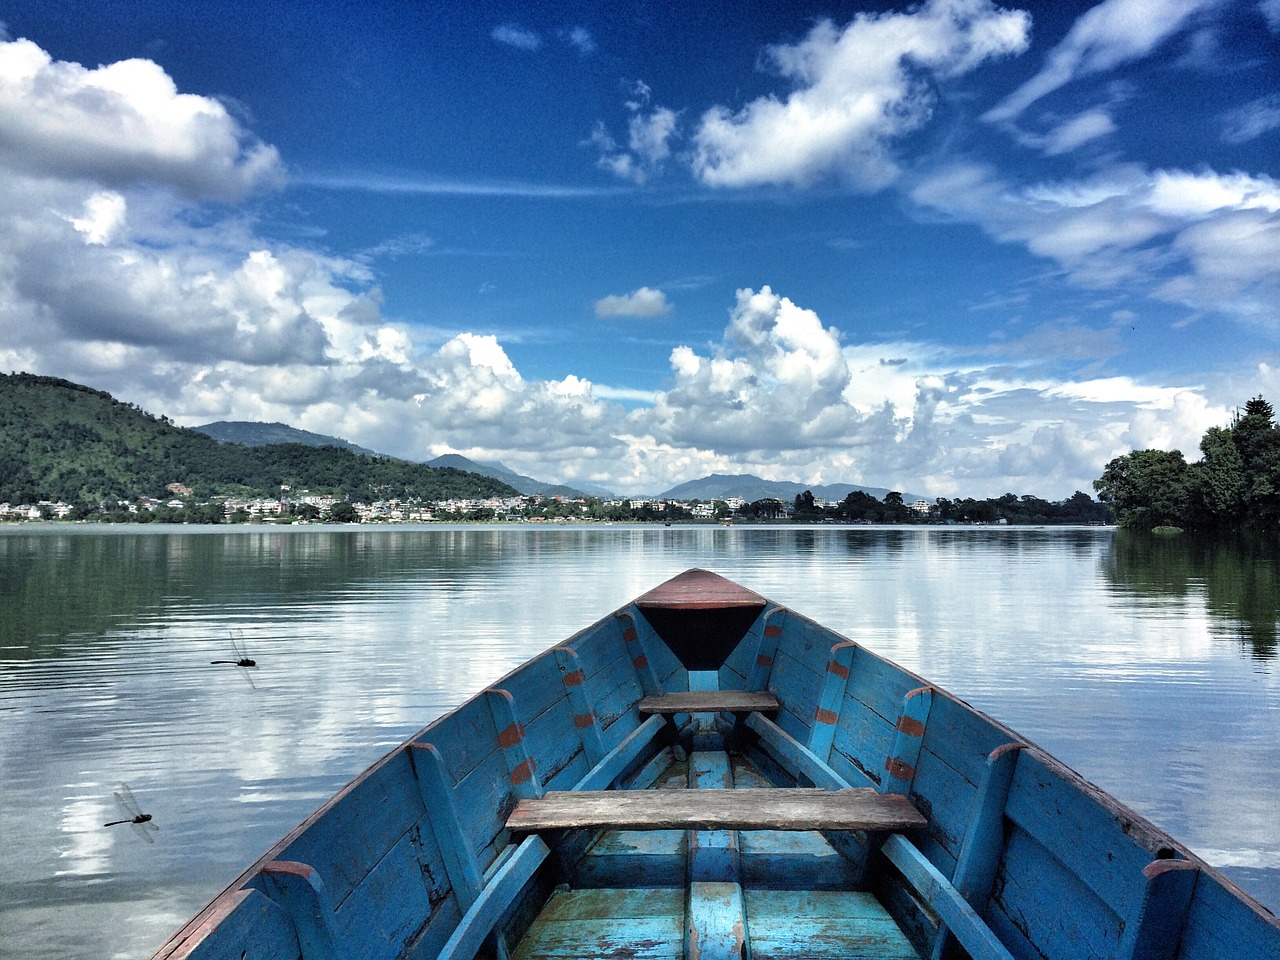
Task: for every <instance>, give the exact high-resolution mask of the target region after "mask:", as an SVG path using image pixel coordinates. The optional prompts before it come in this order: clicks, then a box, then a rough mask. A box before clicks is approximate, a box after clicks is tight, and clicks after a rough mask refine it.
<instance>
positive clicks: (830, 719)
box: [813, 707, 840, 725]
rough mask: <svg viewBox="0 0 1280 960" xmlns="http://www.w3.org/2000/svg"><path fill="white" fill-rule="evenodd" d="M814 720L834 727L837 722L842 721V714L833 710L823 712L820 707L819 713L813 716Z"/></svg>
mask: <svg viewBox="0 0 1280 960" xmlns="http://www.w3.org/2000/svg"><path fill="white" fill-rule="evenodd" d="M813 719H814V720H816V721H817V722H818V723H825V724H829V725H834V724H835V723H836V721H837V720H839V719H840V714H838V713H836V712H835V711H833V710H823V709H822V708H821V707H819V708H818V712H817V713H815V714H814V715H813Z"/></svg>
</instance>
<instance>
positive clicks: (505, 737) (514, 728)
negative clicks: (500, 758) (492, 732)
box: [498, 723, 524, 750]
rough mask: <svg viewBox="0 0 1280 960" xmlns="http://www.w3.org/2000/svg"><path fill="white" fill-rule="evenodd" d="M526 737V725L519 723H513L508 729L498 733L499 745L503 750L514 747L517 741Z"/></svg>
mask: <svg viewBox="0 0 1280 960" xmlns="http://www.w3.org/2000/svg"><path fill="white" fill-rule="evenodd" d="M523 739H524V727H522V726H521V725H520V724H518V723H513V724H511V726H509V727H507V729H505V730H503V731H502V732H501V733H499V734H498V746H500V747H501V748H502V749H503V750H506V749H507V748H508V747H514V746H515V745H516V744H517V743H519V742H520V741H521V740H523Z"/></svg>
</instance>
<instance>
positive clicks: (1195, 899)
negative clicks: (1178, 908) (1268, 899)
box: [1179, 872, 1280, 960]
mask: <svg viewBox="0 0 1280 960" xmlns="http://www.w3.org/2000/svg"><path fill="white" fill-rule="evenodd" d="M1179 956H1180V957H1182V958H1184V960H1242V958H1244V957H1248V958H1249V960H1280V919H1277V918H1276V917H1274V916H1272V915H1271V914H1270V913H1269V912H1267V911H1265V910H1264V909H1263V908H1262V907H1259V906H1258V905H1257V904H1256V903H1253V902H1252V901H1248V900H1245V899H1244V898H1242V896H1241V894H1240V892H1239V891H1238V890H1236V889H1235V888H1234V887H1228V886H1227V885H1226V883H1225V882H1224V881H1223V879H1222V878H1221V877H1216V876H1212V875H1210V874H1208V873H1207V872H1206V873H1202V874H1201V875H1200V879H1199V882H1198V883H1196V888H1195V891H1194V893H1193V894H1192V897H1191V908H1190V910H1188V911H1187V920H1186V923H1185V924H1184V925H1183V931H1182V944H1181V946H1180V950H1179Z"/></svg>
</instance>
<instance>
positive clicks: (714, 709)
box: [640, 690, 779, 716]
mask: <svg viewBox="0 0 1280 960" xmlns="http://www.w3.org/2000/svg"><path fill="white" fill-rule="evenodd" d="M778 706H779V704H778V698H777V697H775V696H774V695H773V694H772V693H768V692H767V691H764V690H687V691H680V692H679V693H664V694H661V695H660V696H653V697H645V698H644V699H643V700H641V701H640V712H641V713H642V714H644V713H650V714H653V713H657V714H663V715H666V716H670V715H672V714H677V713H777V712H778Z"/></svg>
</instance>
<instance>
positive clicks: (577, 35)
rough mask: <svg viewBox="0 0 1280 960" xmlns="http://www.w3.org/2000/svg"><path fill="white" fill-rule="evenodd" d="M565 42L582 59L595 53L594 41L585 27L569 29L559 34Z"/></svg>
mask: <svg viewBox="0 0 1280 960" xmlns="http://www.w3.org/2000/svg"><path fill="white" fill-rule="evenodd" d="M561 35H562V36H563V37H564V39H565V41H566V42H567V43H569V44H570V45H572V46H573V47H574V48H575V49H576V50H577V51H578V53H580V54H582V55H583V56H584V57H585V56H587V55H588V54H592V53H595V52H596V40H595V37H593V36H592V35H591V31H590V30H588V29H587V28H586V27H570V28H569V29H568V30H564V31H562V32H561Z"/></svg>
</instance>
